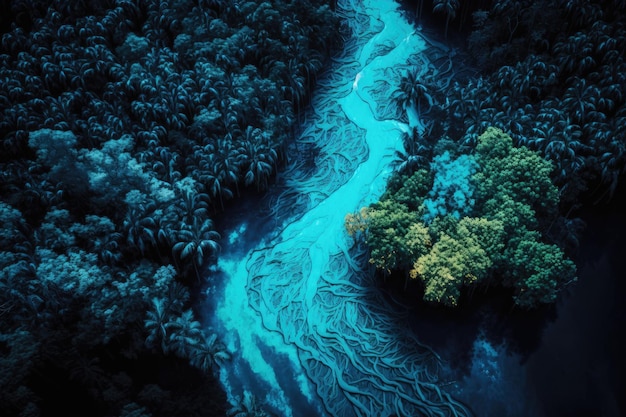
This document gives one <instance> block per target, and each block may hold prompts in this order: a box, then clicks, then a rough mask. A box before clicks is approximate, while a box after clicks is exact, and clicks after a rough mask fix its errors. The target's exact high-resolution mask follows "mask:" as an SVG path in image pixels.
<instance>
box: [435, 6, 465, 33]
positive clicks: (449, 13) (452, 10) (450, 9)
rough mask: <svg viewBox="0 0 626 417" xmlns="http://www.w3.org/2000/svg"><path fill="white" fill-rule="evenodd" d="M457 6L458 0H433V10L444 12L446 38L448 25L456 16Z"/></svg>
mask: <svg viewBox="0 0 626 417" xmlns="http://www.w3.org/2000/svg"><path fill="white" fill-rule="evenodd" d="M458 8H459V0H434V1H433V12H436V13H445V15H446V29H445V37H446V39H448V25H449V23H450V21H451V20H453V19H454V18H455V17H456V11H457V9H458Z"/></svg>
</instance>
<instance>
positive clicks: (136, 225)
mask: <svg viewBox="0 0 626 417" xmlns="http://www.w3.org/2000/svg"><path fill="white" fill-rule="evenodd" d="M153 212H154V207H152V206H151V205H148V207H145V206H144V205H143V204H139V206H138V207H130V208H129V209H128V211H127V212H126V217H125V218H124V229H125V230H126V234H127V236H126V241H127V242H128V244H129V245H130V246H132V247H134V248H136V249H138V250H139V252H140V253H141V254H142V255H145V253H146V249H147V248H148V247H149V246H156V236H155V230H156V223H155V221H154V219H153V218H152V216H151V215H150V213H153Z"/></svg>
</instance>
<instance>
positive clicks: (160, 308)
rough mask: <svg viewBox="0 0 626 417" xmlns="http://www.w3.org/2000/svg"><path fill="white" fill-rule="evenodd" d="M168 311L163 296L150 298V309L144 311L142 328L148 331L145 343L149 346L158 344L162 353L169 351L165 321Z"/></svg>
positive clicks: (167, 319)
mask: <svg viewBox="0 0 626 417" xmlns="http://www.w3.org/2000/svg"><path fill="white" fill-rule="evenodd" d="M169 314H170V312H169V311H168V309H167V308H166V307H165V300H164V299H163V298H157V297H155V298H153V299H152V309H151V310H148V312H147V313H146V319H145V320H144V328H145V329H146V330H147V332H148V337H146V344H147V345H148V346H150V347H155V346H160V347H161V350H162V351H163V352H164V353H167V352H168V351H169V345H168V332H167V323H168V321H169Z"/></svg>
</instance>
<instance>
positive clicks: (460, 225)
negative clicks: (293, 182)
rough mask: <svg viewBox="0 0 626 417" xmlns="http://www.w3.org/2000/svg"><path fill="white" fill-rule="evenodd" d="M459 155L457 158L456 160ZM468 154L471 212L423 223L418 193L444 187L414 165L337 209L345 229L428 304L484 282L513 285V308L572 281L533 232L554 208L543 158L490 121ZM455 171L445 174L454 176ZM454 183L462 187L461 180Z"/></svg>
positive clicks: (424, 200) (552, 249)
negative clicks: (351, 206) (378, 193)
mask: <svg viewBox="0 0 626 417" xmlns="http://www.w3.org/2000/svg"><path fill="white" fill-rule="evenodd" d="M462 157H467V156H466V155H461V156H459V157H458V158H457V159H459V158H462ZM471 161H472V164H471V165H472V166H473V170H474V174H473V175H472V176H471V183H472V187H475V195H476V205H475V206H474V207H473V208H472V206H471V205H470V206H469V207H467V208H465V209H464V208H463V207H460V206H459V211H464V212H467V213H468V214H470V213H471V215H466V216H463V217H461V216H460V215H458V214H456V215H455V213H454V212H448V211H447V210H442V211H439V210H437V213H434V214H432V215H431V217H432V221H430V222H428V223H425V222H424V220H423V218H424V217H425V214H424V213H429V212H432V210H431V209H428V210H426V209H425V206H427V205H428V204H429V201H430V200H429V199H428V197H430V196H433V195H435V192H434V191H433V190H434V189H435V188H437V190H439V191H436V193H437V194H441V192H440V191H441V190H443V187H444V186H443V182H442V181H441V178H440V180H439V181H437V175H435V180H434V181H433V175H432V174H431V173H428V172H426V171H424V170H419V171H416V172H415V173H413V175H410V176H408V175H405V176H399V175H398V176H396V177H393V178H392V180H391V181H390V184H389V187H388V190H387V192H386V193H385V194H384V196H383V198H382V199H381V201H380V202H378V203H375V204H372V205H370V206H369V207H367V208H364V209H362V210H361V212H360V213H359V214H357V215H349V216H347V220H349V221H347V222H346V228H347V229H348V231H349V232H352V233H353V234H356V232H357V231H358V232H360V233H361V234H362V235H364V236H365V241H366V243H367V245H368V247H369V248H370V255H371V259H370V262H371V263H372V264H374V265H375V266H376V267H377V268H378V269H380V270H382V271H383V272H384V273H385V274H389V273H392V272H400V273H402V272H404V273H406V272H407V271H408V275H409V276H410V277H411V278H413V279H415V280H418V281H419V282H421V283H422V285H423V288H424V300H426V301H428V302H433V303H440V304H444V305H447V306H455V305H457V304H458V302H459V297H460V296H461V293H462V290H463V288H467V287H472V286H477V285H485V286H487V285H492V284H494V283H495V284H498V285H503V286H506V287H513V288H514V289H515V297H514V301H515V303H516V305H518V306H520V307H522V308H532V307H534V306H537V305H539V304H543V303H551V302H553V301H554V300H555V299H556V296H557V294H558V291H559V290H560V289H561V288H562V287H563V285H565V283H566V282H571V281H573V280H575V272H576V268H575V265H574V264H573V263H572V261H570V260H569V259H567V258H566V257H565V255H564V253H563V251H562V250H561V249H560V248H559V247H558V246H556V245H554V244H549V243H546V242H545V241H544V237H543V236H542V234H541V233H540V231H539V227H540V225H542V224H550V223H551V222H553V221H554V220H555V217H556V216H557V212H558V210H557V206H558V192H557V188H556V187H555V186H554V185H553V184H552V182H551V180H550V171H551V169H552V167H551V164H550V163H549V162H547V161H545V160H543V159H542V158H541V157H540V156H539V155H538V154H537V153H536V152H532V151H530V150H529V149H527V148H525V147H521V148H517V147H514V146H513V141H512V139H511V137H510V136H509V135H507V134H505V133H504V132H502V131H501V130H499V129H495V128H489V129H487V130H486V131H485V133H483V134H482V135H481V136H480V137H479V138H478V142H477V145H476V150H475V153H474V158H473V159H472V160H471ZM474 161H475V162H474ZM458 176H459V175H452V177H451V178H450V180H449V182H451V183H455V181H457V182H458V178H457V177H458ZM442 178H443V177H442ZM402 181H404V183H402ZM463 184H465V185H466V186H468V187H469V182H468V181H465V182H463ZM458 188H459V187H457V191H458ZM463 201H465V202H466V203H467V199H465V200H463ZM431 205H432V204H431Z"/></svg>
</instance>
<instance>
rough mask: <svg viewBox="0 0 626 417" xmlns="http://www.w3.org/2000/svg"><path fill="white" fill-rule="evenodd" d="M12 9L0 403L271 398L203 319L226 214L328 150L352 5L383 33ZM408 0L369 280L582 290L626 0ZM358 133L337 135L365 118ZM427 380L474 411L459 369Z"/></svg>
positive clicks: (51, 410)
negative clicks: (397, 129) (244, 377)
mask: <svg viewBox="0 0 626 417" xmlns="http://www.w3.org/2000/svg"><path fill="white" fill-rule="evenodd" d="M356 3H359V2H356ZM1 6H2V10H4V11H6V13H4V14H3V15H2V16H1V17H0V32H1V45H0V63H1V64H0V80H1V81H0V110H1V113H0V114H1V116H0V141H1V146H0V175H1V178H0V388H2V389H1V390H0V414H2V415H3V416H46V415H57V414H64V415H70V416H74V415H76V416H77V415H86V414H88V415H93V416H110V415H119V416H127V417H128V416H133V417H140V416H155V417H156V416H172V415H203V416H204V415H210V416H212V415H215V416H224V415H232V416H262V415H270V413H271V412H270V411H268V410H269V409H270V408H271V407H264V406H263V405H262V404H261V402H260V401H257V400H256V399H255V397H254V396H253V395H252V394H250V393H249V392H244V393H240V394H239V397H238V402H237V403H235V404H233V401H232V398H231V397H230V396H231V393H228V392H225V390H224V387H223V385H222V384H221V382H220V366H222V365H223V364H224V363H227V362H228V361H230V360H231V357H232V356H233V355H234V354H235V352H232V351H231V350H229V349H228V348H227V345H226V344H225V343H224V341H222V340H221V339H220V337H218V335H217V334H216V333H215V332H213V331H212V329H211V327H210V326H209V325H208V323H207V320H206V318H205V317H203V314H202V311H203V304H204V303H206V302H207V297H211V294H212V291H211V289H212V288H213V287H214V286H215V287H217V286H219V285H218V284H216V283H215V279H216V277H220V276H221V275H220V273H219V271H220V268H221V263H220V262H221V258H220V255H221V250H222V247H224V246H232V242H231V243H227V242H226V240H227V239H225V237H224V234H223V227H224V226H223V224H225V223H228V219H229V216H230V214H231V213H234V211H235V208H236V207H239V206H242V205H244V206H245V204H246V202H249V201H255V202H257V201H263V200H262V199H263V197H264V196H265V195H266V194H267V193H268V192H269V191H270V190H271V189H272V187H274V186H275V185H276V184H277V183H279V182H281V181H283V183H285V182H286V183H288V182H289V180H290V178H284V176H285V175H287V174H289V172H291V171H289V170H288V169H287V168H288V167H290V166H298V167H304V168H302V169H305V168H306V170H311V169H313V168H312V167H316V164H317V165H319V159H317V156H316V155H318V154H319V153H323V152H328V151H327V150H326V149H323V148H322V147H321V145H320V146H318V145H317V144H316V143H315V142H314V141H309V142H306V146H302V144H301V143H299V142H298V141H297V140H296V138H297V137H298V135H300V134H301V132H302V130H303V126H305V125H306V123H307V121H308V120H311V119H312V118H313V116H311V114H312V113H313V114H314V113H315V112H316V108H315V106H316V105H317V104H316V102H315V101H312V97H313V96H314V94H315V91H316V89H323V88H325V87H326V85H327V84H325V82H326V81H325V80H324V79H323V76H324V71H325V70H326V69H327V68H329V67H332V66H333V65H336V61H337V60H336V57H337V55H338V54H340V53H344V54H345V53H346V51H345V50H344V49H346V45H348V46H349V47H348V48H347V49H348V51H347V52H350V47H351V46H350V45H352V44H351V43H349V42H348V41H349V39H350V37H351V29H350V27H351V26H350V25H349V24H348V23H347V19H355V20H358V19H361V20H363V22H364V23H363V25H364V26H367V25H371V30H370V31H371V32H372V33H374V32H376V31H377V30H381V29H380V28H378V27H377V26H376V24H375V23H371V24H370V23H367V22H368V21H369V18H368V17H366V16H365V17H364V15H363V14H362V13H354V14H351V13H350V12H349V10H350V7H351V5H350V2H342V1H339V2H337V1H332V0H300V1H297V2H296V1H290V0H273V1H260V0H259V1H256V0H255V1H239V0H237V1H228V0H178V1H153V0H108V1H94V0H84V1H79V2H63V1H58V0H48V1H28V0H21V1H2V2H1ZM346 10H348V12H346ZM402 10H403V11H404V16H405V18H406V19H407V20H409V21H411V22H412V23H413V25H414V27H415V31H416V32H419V31H424V32H426V36H427V37H430V38H429V39H431V41H430V42H431V43H432V45H436V47H433V48H426V49H425V52H424V54H425V55H426V57H427V59H428V63H427V64H424V65H421V64H412V63H410V62H409V57H408V56H407V62H408V64H407V69H406V70H402V72H401V73H392V76H390V77H388V78H385V79H384V80H382V81H379V82H377V84H376V88H375V89H373V90H371V91H374V92H375V93H376V94H373V95H376V97H377V100H376V107H375V108H374V109H373V112H374V114H375V115H376V117H377V118H380V119H381V120H382V119H385V120H392V121H395V122H397V123H399V124H402V125H403V126H404V125H406V126H409V129H406V131H404V133H403V134H402V137H401V139H400V140H401V142H402V149H401V150H398V151H397V152H396V153H395V154H394V155H393V159H394V161H395V162H394V170H393V173H391V174H390V175H389V178H388V182H387V183H386V187H385V190H384V192H383V193H382V195H380V198H379V199H377V201H375V202H371V203H370V204H367V205H364V206H363V208H362V209H360V210H357V211H355V212H346V213H341V216H344V215H345V228H343V226H344V225H343V224H342V225H341V226H342V230H341V233H346V234H349V235H350V237H349V238H348V240H349V241H352V242H353V245H354V247H353V248H351V249H350V251H352V250H354V251H360V252H359V254H360V255H359V256H355V259H356V260H357V261H358V262H360V264H359V268H361V269H362V271H365V272H367V273H370V274H371V275H372V276H374V277H375V280H374V281H371V282H372V284H371V288H370V289H371V290H372V291H378V288H379V286H380V285H383V284H381V282H383V283H385V284H384V285H388V284H389V283H391V287H393V289H392V290H391V292H392V294H393V293H394V292H395V293H396V295H397V294H402V293H405V292H406V291H407V289H408V293H409V294H411V296H414V298H413V299H412V301H411V302H412V303H415V305H420V306H421V307H420V308H426V309H428V308H433V309H441V308H443V309H454V308H458V307H459V306H461V307H462V306H464V305H467V304H470V303H472V302H474V298H473V297H474V294H475V293H480V294H485V293H489V292H493V293H495V294H496V295H497V296H498V297H503V298H506V301H505V303H506V304H507V306H509V307H510V308H511V309H514V310H516V311H519V312H521V313H522V314H525V313H528V314H533V311H535V310H536V309H542V308H546V306H548V307H549V306H553V305H554V303H555V302H556V301H557V300H558V298H559V297H560V295H561V293H562V292H564V291H565V290H566V289H568V288H572V287H574V286H576V285H577V282H576V281H577V276H578V272H579V271H578V270H577V269H578V268H577V262H576V261H577V259H579V256H580V253H579V249H580V245H581V239H582V236H583V232H584V231H585V225H586V221H587V219H586V218H585V215H586V213H593V212H594V210H602V208H605V207H611V206H612V205H615V204H617V203H618V202H619V200H620V199H621V198H622V196H620V191H621V190H623V180H624V171H625V169H626V105H625V103H626V91H625V89H626V80H625V79H624V77H626V63H625V62H624V59H625V58H624V51H626V26H625V25H626V20H625V12H626V6H625V5H624V4H623V2H622V1H618V0H614V1H610V0H607V1H600V0H595V1H584V0H580V1H575V0H543V1H537V2H533V1H525V0H500V1H488V0H477V1H463V0H434V1H429V0H419V1H417V2H405V3H403V9H402ZM372 21H374V19H372ZM396 46H397V45H390V44H389V45H383V46H380V51H378V52H377V54H378V55H381V56H382V55H384V54H385V53H386V52H388V51H390V50H393V49H394V47H396ZM442 51H444V52H442ZM375 55H376V54H373V55H372V56H375ZM374 59H375V57H374V58H371V59H370V61H368V63H369V62H371V61H372V60H374ZM355 61H356V59H355ZM420 62H422V61H420ZM424 62H425V61H424ZM358 74H361V72H359V73H358ZM358 74H357V75H356V78H354V80H352V79H350V80H349V82H348V89H349V88H350V87H351V88H352V90H353V91H355V90H358V89H359V88H360V86H359V79H360V78H359V77H360V75H358ZM320 80H321V81H320ZM364 83H365V82H364ZM346 94H347V92H346ZM416 120H418V121H417V122H416ZM341 129H343V130H340V131H339V132H340V133H337V132H336V131H335V133H334V134H335V136H334V137H333V138H332V140H331V142H334V143H336V144H337V145H341V143H342V141H346V143H347V141H348V139H346V138H345V137H343V136H342V135H346V136H347V135H348V134H350V135H353V134H356V133H355V132H358V130H359V129H358V128H353V127H346V128H343V127H342V128H341ZM350 150H351V151H352V152H354V154H353V155H351V157H350V158H345V159H351V161H346V162H341V164H344V165H341V166H340V167H339V168H337V166H334V167H333V169H335V170H338V171H340V172H341V173H342V175H343V176H344V177H345V178H349V177H350V176H351V175H353V172H356V171H358V167H359V165H360V164H362V163H364V161H365V160H366V159H367V155H368V152H371V150H369V151H368V149H367V147H365V146H363V147H354V148H351V149H350ZM336 165H339V163H337V164H336ZM318 168H319V166H318ZM322 168H323V167H322ZM323 169H325V168H323ZM314 178H317V177H314ZM342 178H343V177H342ZM345 178H344V179H342V180H341V181H347V179H345ZM311 187H312V188H313V189H315V183H312V185H311ZM311 194H313V193H311ZM325 197H327V196H317V195H316V196H312V197H309V196H304V197H303V200H302V201H305V200H306V201H305V202H296V203H294V204H295V205H296V206H298V207H306V205H307V204H311V206H313V205H314V204H321V203H320V201H322V200H323V198H325ZM290 198H294V199H297V198H300V197H293V196H292V197H290ZM309 198H310V200H311V201H312V203H310V202H309V200H307V199H309ZM269 211H270V212H271V210H269ZM281 216H282V217H281ZM281 216H277V217H280V218H281V219H283V218H285V216H286V215H285V214H281ZM280 227H282V226H280ZM332 230H334V229H332ZM338 233H339V232H338ZM276 247H278V244H277V245H276ZM345 252H349V250H346V251H345ZM363 254H364V256H361V255H363ZM331 258H332V257H331ZM268 259H270V261H268V262H273V263H276V262H278V261H280V259H279V260H278V261H274V260H271V257H270V256H268ZM358 262H357V263H358ZM369 266H373V267H374V268H375V270H370V269H369ZM248 268H249V270H251V271H255V268H257V269H258V271H261V269H260V268H259V267H258V266H257V264H253V265H251V266H249V267H248ZM258 273H259V275H262V274H261V272H258ZM257 279H258V277H254V278H251V281H252V282H255V280H257ZM290 279H291V278H290ZM366 282H370V281H366ZM341 285H344V284H341ZM350 285H352V284H350ZM339 286H340V283H338V284H337V288H339ZM348 287H349V285H348V286H347V287H345V288H348ZM354 287H356V285H354ZM359 288H362V284H359ZM337 291H339V290H337ZM341 291H344V289H343V287H342V289H341ZM346 291H347V290H346ZM405 295H406V294H405ZM258 299H260V300H262V299H263V295H259V296H258ZM373 299H375V300H376V299H377V298H376V297H373ZM255 300H256V299H255ZM324 300H326V299H324ZM254 302H257V301H254ZM405 302H406V300H405ZM258 304H262V302H258ZM370 307H372V306H371V305H368V308H370ZM381 310H382V309H381ZM421 311H423V310H421ZM233 314H237V313H236V312H233ZM294 314H295V313H294ZM278 317H279V318H277V319H276V320H277V322H280V320H282V318H280V317H281V316H278ZM372 317H378V316H374V315H372ZM342 320H345V321H346V322H349V321H350V316H349V315H346V316H345V317H343V316H342ZM355 320H356V319H355ZM266 326H267V327H268V329H270V328H271V326H272V324H271V323H270V324H268V323H266ZM321 327H322V326H321V325H318V327H316V330H317V331H319V333H320V334H322V335H323V334H325V333H326V332H328V331H329V329H326V328H321ZM283 331H284V338H285V339H289V337H290V334H289V331H288V330H283ZM348 336H352V335H348ZM418 336H419V335H418ZM354 337H357V336H354ZM380 338H381V337H378V336H377V339H380ZM399 338H400V337H399ZM350 343H353V341H352V339H348V342H347V344H350ZM354 343H356V342H354ZM367 343H369V342H367ZM403 343H404V342H403ZM298 347H299V348H300V349H301V350H302V349H303V348H302V346H301V345H298ZM307 347H308V345H307ZM415 350H416V351H419V352H420V355H421V354H422V352H426V353H424V355H425V357H426V356H428V355H431V354H433V353H432V352H431V351H430V350H429V349H427V348H425V347H423V346H421V345H416V346H415ZM306 355H310V357H311V358H315V357H316V355H315V353H314V352H309V351H307V352H306ZM320 356H323V355H321V354H320ZM435 356H436V355H435ZM300 360H301V361H302V362H306V360H304V359H302V356H301V358H300ZM316 360H317V359H316ZM345 361H346V363H347V365H346V364H344V366H348V365H349V362H352V364H353V365H354V363H357V364H358V365H359V366H360V363H359V360H358V359H354V358H352V357H347V359H345ZM399 361H400V360H399ZM398 369H399V368H398ZM307 371H308V372H309V376H310V374H311V373H314V374H316V375H318V374H319V375H322V374H323V372H325V371H323V370H318V368H314V367H312V366H311V367H309V368H307ZM430 372H431V371H430V368H429V369H427V370H426V371H425V375H424V378H425V379H426V380H428V381H430V379H429V378H430V377H431V375H430ZM381 375H383V373H382V372H381ZM320 378H321V377H320ZM433 378H434V377H433ZM357 379H358V378H357ZM381 380H383V382H385V381H384V380H385V376H381ZM433 381H436V382H438V383H439V382H440V381H438V380H436V379H433ZM433 384H434V383H433ZM433 384H431V383H430V382H428V383H425V384H424V387H426V388H424V390H425V391H427V390H429V389H431V385H433ZM318 385H321V384H318ZM416 385H418V384H417V383H416ZM359 389H361V390H363V391H365V390H366V388H363V387H360V386H359ZM398 390H399V391H400V388H398ZM322 392H327V393H328V395H330V393H332V390H331V389H330V388H328V391H323V389H322V388H319V386H318V391H317V393H318V395H322V394H321V393H322ZM354 395H355V396H356V395H357V394H356V393H355V394H354ZM424 397H425V399H424V403H427V402H428V401H430V400H432V399H433V398H435V397H436V398H437V399H438V401H439V399H441V398H443V399H444V400H445V401H449V404H451V405H449V406H446V407H447V408H445V409H446V410H448V411H446V412H448V413H449V414H447V415H470V412H469V409H470V408H471V406H472V405H471V404H468V406H467V408H466V407H465V406H464V405H461V404H459V403H457V402H455V401H454V400H452V399H450V398H449V397H448V396H447V394H442V393H441V392H440V390H439V388H435V389H433V392H432V393H430V394H424ZM349 400H352V399H350V398H349ZM420 400H422V399H420ZM329 401H330V400H329ZM352 401H353V402H352V404H353V405H354V404H357V405H354V407H355V409H356V410H357V411H356V412H355V413H356V414H355V415H379V411H378V410H369V411H367V410H366V407H364V406H363V407H362V408H359V406H358V404H361V403H360V402H359V401H360V400H352ZM372 401H373V403H375V402H376V400H372ZM445 404H447V403H445ZM419 406H421V405H418V409H419ZM397 407H399V406H397ZM398 409H399V408H396V410H398ZM420 410H421V409H420ZM326 412H328V413H329V414H331V411H330V410H329V407H328V405H326ZM396 412H398V411H396ZM423 412H424V415H427V412H426V411H423ZM368 413H371V414H368Z"/></svg>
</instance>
